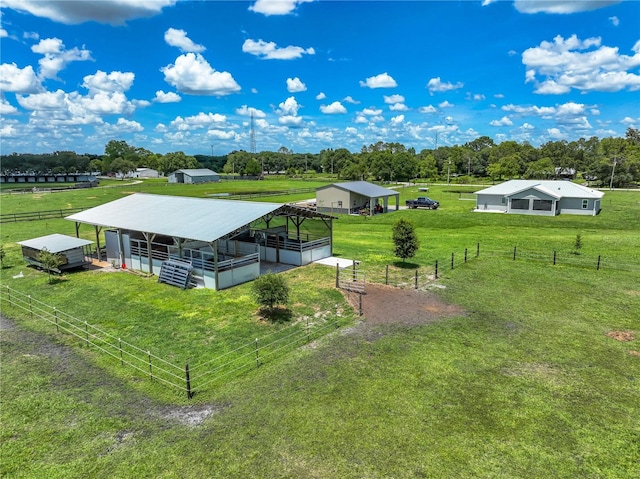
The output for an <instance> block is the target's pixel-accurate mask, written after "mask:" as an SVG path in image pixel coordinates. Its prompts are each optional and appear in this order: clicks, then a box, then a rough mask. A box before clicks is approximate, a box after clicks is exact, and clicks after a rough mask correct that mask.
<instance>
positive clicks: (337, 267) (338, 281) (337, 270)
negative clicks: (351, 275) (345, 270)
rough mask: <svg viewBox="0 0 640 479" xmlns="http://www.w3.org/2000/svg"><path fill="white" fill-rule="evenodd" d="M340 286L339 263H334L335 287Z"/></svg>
mask: <svg viewBox="0 0 640 479" xmlns="http://www.w3.org/2000/svg"><path fill="white" fill-rule="evenodd" d="M339 287H340V263H336V288H339Z"/></svg>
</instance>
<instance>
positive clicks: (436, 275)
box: [434, 260, 438, 279]
mask: <svg viewBox="0 0 640 479" xmlns="http://www.w3.org/2000/svg"><path fill="white" fill-rule="evenodd" d="M434 276H435V279H438V260H436V274H435V275H434Z"/></svg>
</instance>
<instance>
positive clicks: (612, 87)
mask: <svg viewBox="0 0 640 479" xmlns="http://www.w3.org/2000/svg"><path fill="white" fill-rule="evenodd" d="M632 51H633V53H634V54H633V55H631V56H629V55H623V54H620V53H619V51H618V48H617V47H607V46H603V45H601V39H600V38H599V37H598V38H588V39H586V40H580V39H579V38H578V37H577V36H576V35H572V36H571V37H569V38H567V39H565V38H563V37H562V36H560V35H558V36H556V37H555V38H554V39H553V41H552V42H548V41H543V42H542V43H540V45H538V46H537V47H533V48H529V49H527V50H525V51H524V52H523V54H522V63H523V64H524V65H526V67H527V72H526V77H525V81H526V82H533V83H534V84H535V85H536V87H535V93H539V94H563V93H568V92H569V91H571V89H576V90H579V91H583V92H589V91H607V92H616V91H620V90H623V89H629V90H631V91H633V90H638V89H640V75H638V74H637V73H635V72H633V70H634V69H637V68H638V66H640V41H638V42H636V44H635V45H634V46H633V47H632Z"/></svg>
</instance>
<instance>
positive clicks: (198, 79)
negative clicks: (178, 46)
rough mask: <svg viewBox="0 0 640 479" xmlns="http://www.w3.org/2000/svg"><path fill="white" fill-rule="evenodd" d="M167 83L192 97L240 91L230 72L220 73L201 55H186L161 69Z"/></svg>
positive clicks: (222, 94) (221, 94)
mask: <svg viewBox="0 0 640 479" xmlns="http://www.w3.org/2000/svg"><path fill="white" fill-rule="evenodd" d="M160 71H161V72H162V73H164V79H165V81H166V82H167V83H169V84H170V85H172V86H174V87H175V88H176V89H177V90H178V91H179V92H181V93H186V94H190V95H215V96H224V95H229V94H231V93H236V92H238V91H240V85H238V84H237V83H236V81H235V80H234V79H233V76H231V73H229V72H219V71H216V70H214V69H213V68H212V67H211V65H209V63H208V62H207V61H206V60H205V59H204V57H203V56H202V55H201V54H199V53H186V54H184V55H180V56H179V57H178V58H176V61H175V63H174V64H171V65H167V66H165V67H163V68H161V69H160Z"/></svg>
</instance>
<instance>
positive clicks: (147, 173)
mask: <svg viewBox="0 0 640 479" xmlns="http://www.w3.org/2000/svg"><path fill="white" fill-rule="evenodd" d="M159 176H160V173H158V170H154V169H153V168H136V171H135V172H134V173H133V177H134V178H158V177H159Z"/></svg>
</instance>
